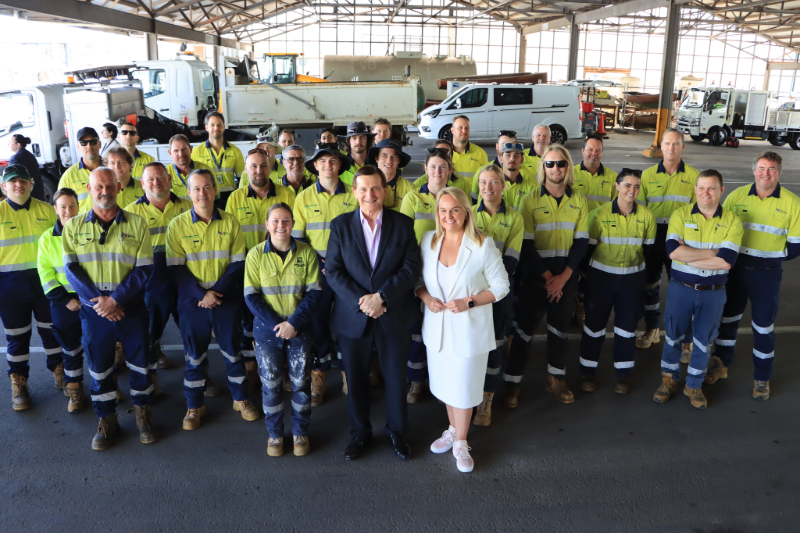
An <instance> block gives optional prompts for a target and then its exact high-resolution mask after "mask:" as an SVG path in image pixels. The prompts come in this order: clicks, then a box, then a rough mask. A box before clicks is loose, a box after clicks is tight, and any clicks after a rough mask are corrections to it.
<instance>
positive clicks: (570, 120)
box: [419, 83, 582, 144]
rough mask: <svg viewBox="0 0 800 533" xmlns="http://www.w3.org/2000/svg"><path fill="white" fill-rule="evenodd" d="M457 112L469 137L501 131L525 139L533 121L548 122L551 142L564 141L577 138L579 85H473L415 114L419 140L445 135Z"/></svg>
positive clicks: (494, 137)
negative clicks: (464, 120)
mask: <svg viewBox="0 0 800 533" xmlns="http://www.w3.org/2000/svg"><path fill="white" fill-rule="evenodd" d="M458 115H466V116H468V117H469V123H470V135H469V137H470V139H471V140H474V141H496V140H497V135H498V133H499V132H500V130H512V131H515V132H517V138H518V139H529V138H530V137H531V133H533V128H534V127H536V125H537V124H547V125H548V126H550V131H551V132H552V134H553V137H552V142H554V143H560V144H563V143H564V142H566V141H567V140H569V139H578V138H580V137H581V136H582V132H581V116H580V89H579V88H578V87H569V86H566V85H531V84H529V83H527V84H497V83H478V84H472V85H467V86H465V87H463V88H461V89H460V90H458V91H456V92H454V93H452V94H451V95H450V96H448V97H447V99H445V100H444V101H443V102H442V103H441V104H436V105H433V106H431V107H429V108H427V109H425V110H424V111H423V112H422V113H420V115H419V135H420V137H422V138H424V139H444V138H448V139H449V138H450V126H452V125H453V118H455V117H457V116H458Z"/></svg>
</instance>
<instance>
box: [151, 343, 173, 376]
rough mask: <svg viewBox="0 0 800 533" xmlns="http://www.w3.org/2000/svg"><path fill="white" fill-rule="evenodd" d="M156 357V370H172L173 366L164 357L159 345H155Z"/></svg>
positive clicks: (167, 358)
mask: <svg viewBox="0 0 800 533" xmlns="http://www.w3.org/2000/svg"><path fill="white" fill-rule="evenodd" d="M155 352H156V355H157V356H158V369H159V370H166V369H167V368H174V367H175V364H174V363H173V362H172V360H171V359H170V358H169V357H167V356H166V355H164V352H163V351H162V350H161V345H158V344H157V345H156V347H155Z"/></svg>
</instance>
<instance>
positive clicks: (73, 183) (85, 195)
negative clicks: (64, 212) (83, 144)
mask: <svg viewBox="0 0 800 533" xmlns="http://www.w3.org/2000/svg"><path fill="white" fill-rule="evenodd" d="M91 172H92V171H91V170H89V169H88V168H86V167H85V166H84V164H83V158H81V159H80V161H78V162H77V163H75V164H74V165H72V166H71V167H69V168H68V169H67V171H66V172H64V173H63V174H62V175H61V179H60V180H58V188H59V189H65V188H68V189H72V190H73V191H75V194H77V195H78V209H79V210H80V211H82V212H85V211H88V210H90V209H91V208H92V196H91V195H90V194H89V174H91Z"/></svg>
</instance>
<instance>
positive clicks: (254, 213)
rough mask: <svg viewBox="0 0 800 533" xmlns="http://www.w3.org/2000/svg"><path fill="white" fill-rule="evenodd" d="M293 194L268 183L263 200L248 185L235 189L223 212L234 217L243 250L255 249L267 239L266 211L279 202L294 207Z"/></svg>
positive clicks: (288, 189)
mask: <svg viewBox="0 0 800 533" xmlns="http://www.w3.org/2000/svg"><path fill="white" fill-rule="evenodd" d="M294 199H295V193H294V189H292V188H291V187H284V186H283V185H278V184H276V183H274V182H269V191H268V192H267V195H266V196H265V197H264V198H259V197H258V195H257V194H256V192H255V191H254V190H253V188H252V187H250V186H249V185H248V186H247V188H245V189H237V190H235V191H234V192H233V194H231V195H230V197H229V198H228V204H227V205H226V206H225V211H227V212H228V213H230V214H231V215H233V216H235V217H236V220H238V221H239V225H240V226H241V228H242V233H243V234H244V243H245V248H247V249H248V250H250V249H252V248H255V247H256V245H258V243H261V242H264V239H266V238H267V228H266V226H265V225H264V223H265V222H266V220H267V211H268V210H269V208H270V206H272V205H274V204H279V203H281V202H283V203H285V204H288V205H289V207H290V208H291V207H294Z"/></svg>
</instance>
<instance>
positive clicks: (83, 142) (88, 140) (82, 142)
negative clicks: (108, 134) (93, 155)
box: [78, 139, 99, 146]
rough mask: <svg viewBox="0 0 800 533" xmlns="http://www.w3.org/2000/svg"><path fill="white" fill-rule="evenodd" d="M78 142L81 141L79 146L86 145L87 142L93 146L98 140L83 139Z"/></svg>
mask: <svg viewBox="0 0 800 533" xmlns="http://www.w3.org/2000/svg"><path fill="white" fill-rule="evenodd" d="M78 142H79V143H81V146H86V145H87V144H90V145H92V146H95V145H96V144H97V143H98V142H99V141H98V140H97V139H87V140H85V141H78Z"/></svg>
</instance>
